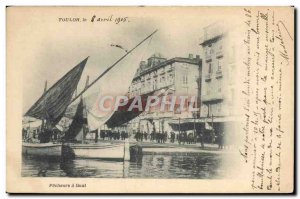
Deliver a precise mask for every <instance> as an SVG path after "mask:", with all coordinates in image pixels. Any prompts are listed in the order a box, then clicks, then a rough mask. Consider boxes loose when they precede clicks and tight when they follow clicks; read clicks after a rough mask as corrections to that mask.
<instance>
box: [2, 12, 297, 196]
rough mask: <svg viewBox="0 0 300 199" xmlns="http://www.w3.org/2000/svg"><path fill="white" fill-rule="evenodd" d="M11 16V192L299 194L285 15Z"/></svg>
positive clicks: (290, 36)
mask: <svg viewBox="0 0 300 199" xmlns="http://www.w3.org/2000/svg"><path fill="white" fill-rule="evenodd" d="M6 12H7V135H6V136H7V192H9V193H292V192H293V191H294V41H295V35H294V12H295V10H294V7H18V6H12V7H7V10H6Z"/></svg>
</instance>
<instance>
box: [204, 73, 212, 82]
mask: <svg viewBox="0 0 300 199" xmlns="http://www.w3.org/2000/svg"><path fill="white" fill-rule="evenodd" d="M205 81H206V82H209V81H211V73H209V74H207V75H205Z"/></svg>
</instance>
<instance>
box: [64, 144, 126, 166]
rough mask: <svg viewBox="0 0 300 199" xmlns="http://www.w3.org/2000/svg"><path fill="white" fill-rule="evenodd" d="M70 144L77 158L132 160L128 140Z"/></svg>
mask: <svg viewBox="0 0 300 199" xmlns="http://www.w3.org/2000/svg"><path fill="white" fill-rule="evenodd" d="M68 146H69V147H70V148H71V149H72V150H73V151H74V153H75V158H92V159H105V160H122V161H123V160H125V161H128V160H130V154H129V143H128V142H100V143H89V144H75V143H74V144H72V143H71V144H68Z"/></svg>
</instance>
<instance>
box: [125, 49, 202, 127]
mask: <svg viewBox="0 0 300 199" xmlns="http://www.w3.org/2000/svg"><path fill="white" fill-rule="evenodd" d="M201 71H202V66H201V59H200V56H199V55H196V56H195V57H194V56H193V55H192V54H189V56H188V57H187V58H183V57H174V58H172V59H166V58H164V57H163V56H162V55H161V54H153V55H152V56H151V57H149V58H148V59H147V61H141V62H140V66H139V69H138V70H137V73H136V75H135V77H134V79H133V81H132V84H131V86H130V88H129V90H128V95H129V98H132V97H134V96H136V95H143V94H147V93H151V92H156V93H159V91H161V90H164V91H168V92H167V93H168V95H175V96H180V95H185V96H196V97H197V103H196V104H195V106H196V107H198V111H197V113H188V112H187V113H185V114H183V113H181V114H180V116H181V117H185V118H193V117H197V116H198V117H199V116H200V107H201V106H200V104H201V97H200V96H201V89H200V88H201V76H202V75H201ZM178 115H179V114H176V110H175V111H173V112H170V111H167V112H160V111H155V110H154V111H149V112H147V113H143V114H142V116H140V117H138V118H136V119H134V120H133V121H131V123H132V125H133V126H132V129H133V130H138V129H140V130H141V131H146V132H149V133H150V132H152V130H153V125H154V128H155V130H156V131H168V132H169V131H170V130H171V129H170V127H169V125H168V121H172V120H176V119H178Z"/></svg>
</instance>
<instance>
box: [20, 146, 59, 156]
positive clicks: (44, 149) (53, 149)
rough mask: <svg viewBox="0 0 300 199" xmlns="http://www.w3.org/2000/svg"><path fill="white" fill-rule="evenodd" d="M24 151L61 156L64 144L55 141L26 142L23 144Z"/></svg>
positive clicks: (30, 153)
mask: <svg viewBox="0 0 300 199" xmlns="http://www.w3.org/2000/svg"><path fill="white" fill-rule="evenodd" d="M22 153H23V154H24V155H33V156H43V157H44V156H51V157H60V156H61V154H62V145H61V144H54V143H50V142H49V143H26V142H23V144H22Z"/></svg>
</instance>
